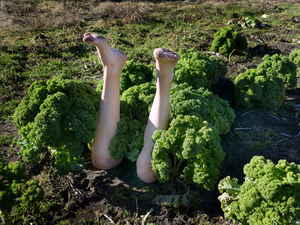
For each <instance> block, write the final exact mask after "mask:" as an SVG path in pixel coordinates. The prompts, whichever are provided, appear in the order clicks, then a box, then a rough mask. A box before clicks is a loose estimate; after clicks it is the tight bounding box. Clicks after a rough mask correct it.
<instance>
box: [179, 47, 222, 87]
mask: <svg viewBox="0 0 300 225" xmlns="http://www.w3.org/2000/svg"><path fill="white" fill-rule="evenodd" d="M217 70H218V72H221V73H227V68H226V67H225V66H224V64H222V63H221V62H220V61H218V60H216V59H215V58H212V59H209V58H207V57H204V56H203V55H201V53H200V52H198V51H195V50H189V51H187V52H183V51H181V52H180V60H179V61H178V63H177V66H176V68H175V70H174V80H173V83H175V84H182V83H188V85H189V86H192V87H193V88H194V89H199V88H200V87H203V88H205V89H209V88H210V87H211V85H212V84H215V83H216V82H217V81H218V75H217ZM225 75H226V74H225Z"/></svg>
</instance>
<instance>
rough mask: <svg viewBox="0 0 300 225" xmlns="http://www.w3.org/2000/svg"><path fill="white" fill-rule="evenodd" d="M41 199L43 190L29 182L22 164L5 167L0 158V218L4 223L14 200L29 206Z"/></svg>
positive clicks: (36, 184)
mask: <svg viewBox="0 0 300 225" xmlns="http://www.w3.org/2000/svg"><path fill="white" fill-rule="evenodd" d="M43 198H44V190H43V188H42V187H41V186H40V185H39V184H38V183H37V182H36V181H35V180H29V178H28V176H27V175H26V167H25V165H24V164H22V163H20V162H13V163H9V164H7V165H6V164H5V163H4V161H3V160H2V159H1V158H0V217H1V216H2V217H3V220H4V221H7V220H8V218H7V216H8V213H9V212H10V211H11V209H12V206H13V205H14V204H15V201H16V200H20V201H21V202H22V204H23V205H24V206H29V205H31V204H34V203H35V202H37V201H41V200H42V199H43Z"/></svg>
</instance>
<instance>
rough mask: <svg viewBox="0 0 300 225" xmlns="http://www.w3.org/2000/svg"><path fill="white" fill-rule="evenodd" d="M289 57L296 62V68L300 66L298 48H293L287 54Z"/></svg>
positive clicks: (299, 50) (299, 51)
mask: <svg viewBox="0 0 300 225" xmlns="http://www.w3.org/2000/svg"><path fill="white" fill-rule="evenodd" d="M289 59H290V60H291V61H292V62H293V63H295V64H296V66H297V68H298V70H299V68H300V49H295V50H294V51H292V52H291V53H290V55H289Z"/></svg>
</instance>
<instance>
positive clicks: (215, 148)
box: [151, 115, 225, 190]
mask: <svg viewBox="0 0 300 225" xmlns="http://www.w3.org/2000/svg"><path fill="white" fill-rule="evenodd" d="M152 139H153V142H154V147H153V150H152V153H151V155H152V159H153V160H152V169H153V171H154V173H155V175H156V176H157V177H158V180H159V181H160V182H167V181H171V180H173V179H174V178H175V177H177V176H179V178H180V179H181V180H182V181H183V182H189V183H194V184H196V185H198V186H201V187H204V188H206V189H207V190H212V189H214V185H215V183H216V182H217V179H218V176H219V167H220V165H221V162H222V161H223V159H224V156H225V153H224V152H223V149H222V147H221V146H220V136H219V131H218V130H217V129H216V128H215V127H213V126H211V125H210V124H209V123H208V122H207V121H203V120H202V119H200V118H199V117H197V116H194V115H191V116H190V115H187V116H183V115H178V116H177V117H176V118H174V119H173V120H172V121H171V123H170V127H169V129H168V130H157V131H155V132H154V134H153V136H152ZM169 156H170V157H171V159H172V161H173V163H172V164H173V165H172V166H170V158H169Z"/></svg>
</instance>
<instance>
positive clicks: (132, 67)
mask: <svg viewBox="0 0 300 225" xmlns="http://www.w3.org/2000/svg"><path fill="white" fill-rule="evenodd" d="M153 78H154V77H153V72H152V70H151V69H150V68H149V67H148V66H147V65H145V64H143V63H137V62H136V61H135V60H134V59H132V60H128V61H127V62H126V64H125V65H124V67H123V70H122V74H121V78H120V94H122V93H123V92H124V91H125V90H127V89H128V88H130V87H132V86H134V85H140V84H144V83H147V82H151V81H153ZM103 81H104V80H103V79H102V80H101V81H100V82H99V83H98V85H97V89H96V90H97V91H98V92H100V93H101V92H102V89H103Z"/></svg>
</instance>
